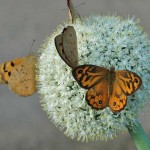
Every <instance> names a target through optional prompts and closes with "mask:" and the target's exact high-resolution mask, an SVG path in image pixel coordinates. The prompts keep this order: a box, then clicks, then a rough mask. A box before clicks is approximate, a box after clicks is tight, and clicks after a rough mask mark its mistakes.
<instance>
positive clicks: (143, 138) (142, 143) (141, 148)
mask: <svg viewBox="0 0 150 150" xmlns="http://www.w3.org/2000/svg"><path fill="white" fill-rule="evenodd" d="M128 131H129V133H130V135H131V137H132V139H133V140H134V143H135V145H136V148H137V150H150V140H149V138H148V137H147V135H146V133H145V132H144V130H143V128H142V126H141V124H140V123H139V122H138V121H137V125H136V129H135V130H134V129H132V128H130V127H128Z"/></svg>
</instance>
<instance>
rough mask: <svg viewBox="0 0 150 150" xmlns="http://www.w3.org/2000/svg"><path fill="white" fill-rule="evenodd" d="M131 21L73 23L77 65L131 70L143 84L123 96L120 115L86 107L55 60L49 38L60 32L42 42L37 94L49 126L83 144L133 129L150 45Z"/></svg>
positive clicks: (149, 83) (147, 75)
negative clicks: (125, 102)
mask: <svg viewBox="0 0 150 150" xmlns="http://www.w3.org/2000/svg"><path fill="white" fill-rule="evenodd" d="M138 23H139V20H134V18H131V19H130V18H127V19H123V18H121V17H118V16H99V15H97V16H90V17H88V18H84V19H82V22H81V21H77V22H76V23H75V24H73V25H72V26H74V28H75V30H76V33H77V45H78V53H79V64H80V65H82V64H93V65H98V66H102V67H105V68H107V69H110V68H111V67H114V68H115V69H116V70H122V69H123V70H124V69H127V70H131V71H133V72H135V73H137V74H138V75H139V76H140V77H141V78H142V82H143V83H142V87H141V88H140V90H138V91H137V92H136V93H135V94H134V95H133V96H128V102H127V105H126V107H125V109H124V110H122V111H121V112H119V113H117V114H114V113H113V112H112V111H111V110H110V109H109V107H107V108H105V109H103V110H94V109H92V108H91V107H90V106H89V105H88V104H87V102H86V101H85V94H86V90H85V89H82V88H81V87H80V86H79V85H78V84H77V82H76V81H75V80H74V78H73V76H72V72H71V68H70V67H68V66H67V65H66V64H65V62H64V61H63V60H62V59H61V58H60V56H59V55H58V53H57V51H56V48H55V43H54V38H55V37H56V36H57V35H58V34H60V33H61V32H62V30H63V28H64V27H66V26H68V24H67V23H66V24H64V26H61V25H60V26H59V27H58V28H57V30H56V31H55V32H54V33H53V34H52V35H51V37H49V38H47V40H46V42H45V43H44V44H43V46H42V48H41V49H40V56H39V59H38V64H37V68H38V69H37V80H38V92H39V94H40V96H41V103H42V106H43V108H44V110H45V111H46V112H47V114H48V115H49V117H50V118H51V120H52V121H53V122H54V123H55V124H56V125H58V126H59V127H60V129H63V130H64V131H65V134H66V135H67V136H69V137H71V138H77V139H78V140H82V141H89V140H107V139H111V138H113V137H114V136H116V135H117V133H118V132H120V131H124V130H126V126H130V127H132V128H133V127H134V125H135V124H136V119H137V112H138V111H139V110H141V108H142V107H143V106H144V104H145V102H146V101H147V100H148V96H149V91H150V61H149V60H150V41H149V37H148V36H147V35H146V34H145V33H144V32H143V30H142V28H141V27H140V26H139V25H138Z"/></svg>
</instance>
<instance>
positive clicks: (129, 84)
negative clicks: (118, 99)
mask: <svg viewBox="0 0 150 150" xmlns="http://www.w3.org/2000/svg"><path fill="white" fill-rule="evenodd" d="M115 78H116V81H117V83H118V84H119V86H120V88H121V89H122V91H123V92H124V93H125V95H132V94H134V93H135V92H136V91H137V90H138V89H139V88H140V87H141V85H142V79H141V78H140V76H139V75H137V74H136V73H134V72H131V71H128V70H118V71H116V77H115Z"/></svg>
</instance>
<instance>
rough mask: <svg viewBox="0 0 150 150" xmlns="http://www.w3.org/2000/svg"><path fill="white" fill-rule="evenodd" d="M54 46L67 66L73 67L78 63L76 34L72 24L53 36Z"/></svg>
mask: <svg viewBox="0 0 150 150" xmlns="http://www.w3.org/2000/svg"><path fill="white" fill-rule="evenodd" d="M55 46H56V49H57V52H58V54H59V55H60V57H61V58H62V59H63V60H64V61H65V63H66V64H67V65H68V66H70V67H71V68H75V67H76V66H77V65H78V49H77V36H76V31H75V29H74V27H73V26H67V27H66V28H64V30H63V32H62V33H61V34H59V35H57V36H56V37H55Z"/></svg>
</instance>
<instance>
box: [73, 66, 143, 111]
mask: <svg viewBox="0 0 150 150" xmlns="http://www.w3.org/2000/svg"><path fill="white" fill-rule="evenodd" d="M72 74H73V77H74V78H75V80H76V81H77V82H78V84H79V85H80V86H81V87H82V88H85V89H88V91H87V93H86V98H85V99H86V101H87V103H88V104H89V105H90V106H91V107H92V108H94V109H97V110H99V109H101V110H102V109H104V108H106V107H109V108H110V109H111V110H112V112H120V111H121V110H123V109H124V107H125V106H126V104H127V96H129V95H132V94H134V93H135V92H136V91H137V90H138V89H139V88H140V86H141V84H142V80H141V78H140V77H139V76H138V75H137V74H136V73H134V72H131V71H128V70H117V71H115V70H114V68H112V69H110V70H108V69H106V68H103V67H100V66H95V65H80V66H77V67H76V68H74V69H73V70H72Z"/></svg>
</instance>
